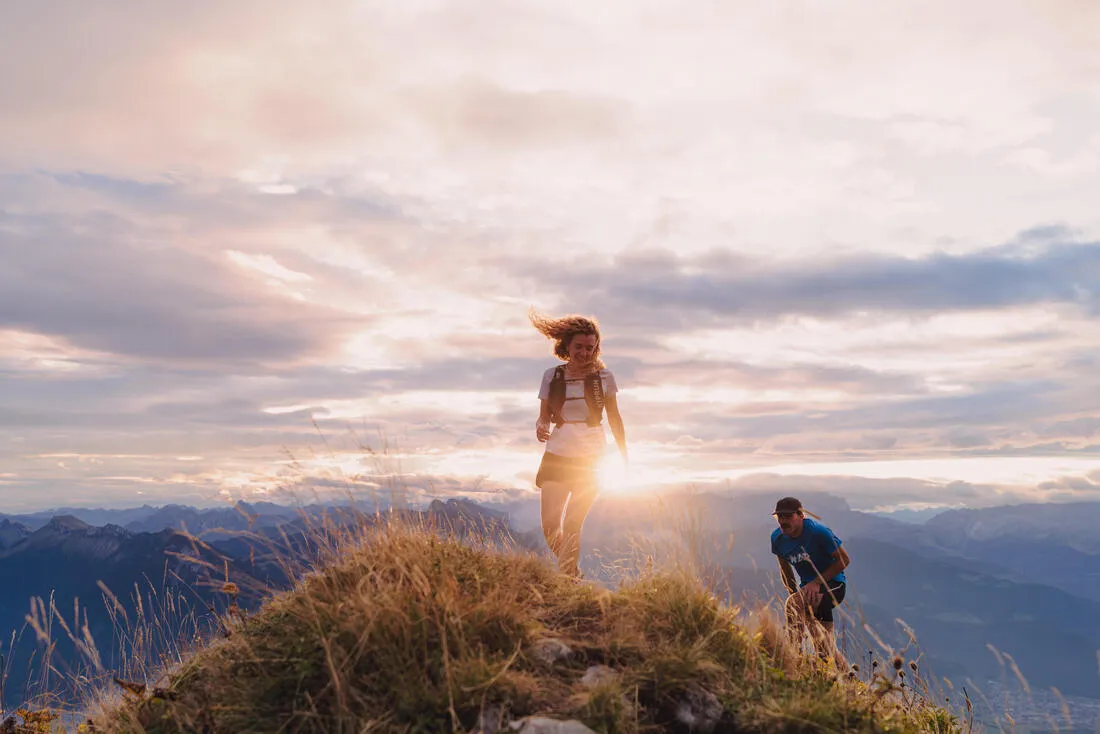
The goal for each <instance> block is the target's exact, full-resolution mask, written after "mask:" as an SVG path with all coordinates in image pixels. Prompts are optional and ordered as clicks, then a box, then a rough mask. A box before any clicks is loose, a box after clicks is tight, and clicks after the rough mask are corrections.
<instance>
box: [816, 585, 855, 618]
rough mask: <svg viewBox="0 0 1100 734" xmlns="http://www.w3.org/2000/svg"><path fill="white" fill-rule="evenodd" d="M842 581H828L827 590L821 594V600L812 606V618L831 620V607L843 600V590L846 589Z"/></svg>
mask: <svg viewBox="0 0 1100 734" xmlns="http://www.w3.org/2000/svg"><path fill="white" fill-rule="evenodd" d="M847 588H848V587H847V586H845V585H844V582H843V581H841V582H838V583H835V584H833V583H830V584H829V585H828V591H826V592H825V593H824V594H822V595H821V601H819V602H818V603H817V606H816V607H814V619H816V620H817V621H818V622H832V621H833V607H835V606H837V605H839V604H840V602H842V601H844V592H845V591H846V590H847Z"/></svg>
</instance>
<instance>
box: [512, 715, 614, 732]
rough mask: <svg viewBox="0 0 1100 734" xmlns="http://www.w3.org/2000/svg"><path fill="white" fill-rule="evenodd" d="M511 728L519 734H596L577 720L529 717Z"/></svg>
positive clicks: (515, 722)
mask: <svg viewBox="0 0 1100 734" xmlns="http://www.w3.org/2000/svg"><path fill="white" fill-rule="evenodd" d="M510 726H511V728H512V729H513V730H515V731H517V732H519V734H596V732H594V731H592V730H591V729H589V728H588V727H587V726H585V725H584V724H582V723H581V722H579V721H577V720H576V719H570V720H569V721H558V720H557V719H547V718H546V717H543V716H528V717H527V718H526V719H520V720H518V721H513V722H512V723H511V725H510Z"/></svg>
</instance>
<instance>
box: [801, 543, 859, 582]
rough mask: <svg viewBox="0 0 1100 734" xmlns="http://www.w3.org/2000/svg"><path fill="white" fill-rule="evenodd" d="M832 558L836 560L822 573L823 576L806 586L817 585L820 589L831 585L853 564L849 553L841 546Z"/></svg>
mask: <svg viewBox="0 0 1100 734" xmlns="http://www.w3.org/2000/svg"><path fill="white" fill-rule="evenodd" d="M832 557H833V558H834V560H833V562H832V563H830V564H829V566H828V567H827V568H826V569H825V570H824V571H822V572H821V576H820V577H819V578H817V579H815V580H813V581H811V582H810V583H809V584H806V586H809V585H810V584H817V585H818V586H819V587H820V586H823V585H825V584H827V583H829V582H830V581H832V580H833V577H834V576H836V575H837V574H838V573H840V572H841V571H843V570H844V569H846V568H848V564H849V563H851V560H852V559H850V558H849V557H848V551H846V550H844V546H839V545H838V546H837V548H836V550H835V551H833V552H832Z"/></svg>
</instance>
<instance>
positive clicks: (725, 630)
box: [95, 525, 956, 734]
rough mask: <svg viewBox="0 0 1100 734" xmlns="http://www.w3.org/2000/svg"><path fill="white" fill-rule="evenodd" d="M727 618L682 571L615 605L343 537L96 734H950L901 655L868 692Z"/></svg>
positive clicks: (472, 560) (414, 541)
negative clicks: (551, 729)
mask: <svg viewBox="0 0 1100 734" xmlns="http://www.w3.org/2000/svg"><path fill="white" fill-rule="evenodd" d="M734 617H735V610H730V609H727V608H724V607H723V606H721V605H720V604H719V603H718V602H717V601H716V599H715V598H714V597H713V596H712V595H711V594H709V593H708V592H707V591H706V590H704V589H703V588H702V587H701V586H700V584H699V583H698V582H697V581H696V580H695V579H693V578H692V577H691V576H690V575H688V574H685V573H668V574H656V575H652V574H650V575H643V576H641V577H640V578H638V579H637V580H636V581H634V582H632V583H628V584H624V585H623V586H621V587H620V588H619V589H618V590H617V591H614V592H611V591H607V590H604V589H602V588H599V587H596V586H594V585H591V584H587V583H584V582H577V581H574V580H571V579H569V578H566V577H563V576H560V575H558V574H556V573H554V572H552V571H551V570H550V569H549V568H548V566H547V564H546V563H545V562H544V561H542V560H540V559H538V558H535V557H533V556H531V555H529V554H517V553H507V552H506V553H501V552H498V551H494V550H491V549H488V548H477V547H473V546H472V544H471V543H469V542H467V543H460V542H458V541H453V540H447V539H440V538H439V537H438V536H437V535H434V534H432V533H428V532H424V531H420V530H417V529H412V528H408V527H395V526H392V525H391V526H388V527H384V528H375V529H372V530H371V531H370V532H368V533H367V534H366V535H364V536H361V537H358V538H355V539H354V541H351V540H348V541H347V542H345V543H343V544H342V546H341V550H340V552H339V553H338V554H336V555H335V556H334V557H333V558H332V559H330V562H328V563H327V564H325V565H324V567H323V568H321V569H320V570H319V571H318V572H317V573H315V574H313V575H311V576H309V577H307V578H306V579H305V580H304V581H303V582H302V583H300V584H299V585H298V586H297V587H296V588H295V589H294V590H292V591H290V592H287V593H284V594H281V595H279V596H277V597H275V598H274V599H273V600H272V601H270V602H269V603H267V604H266V605H265V606H264V607H263V609H262V610H261V611H260V612H259V613H257V614H256V615H254V616H252V617H250V618H246V619H238V620H235V621H231V623H230V624H231V633H230V634H229V636H228V638H227V639H221V640H218V641H217V642H215V643H214V644H211V645H209V646H207V647H206V648H204V649H202V650H200V651H198V652H197V653H196V654H195V655H193V657H192V658H191V659H190V660H189V661H188V662H186V663H185V664H184V665H182V666H180V667H178V668H177V669H175V670H173V671H171V672H170V673H169V675H167V676H166V678H165V680H164V681H161V686H160V687H158V688H157V689H154V690H153V691H152V692H142V693H129V694H126V696H127V698H126V699H125V700H123V701H121V702H117V703H116V705H114V706H111V707H107V708H105V710H104V711H103V713H102V714H101V715H100V716H99V717H98V718H97V720H96V722H95V730H96V731H108V732H156V733H157V734H167V733H168V732H183V731H206V732H243V731H290V732H366V731H387V732H388V731H393V732H398V731H402V732H436V731H438V732H450V731H484V732H494V731H498V730H501V729H504V730H522V731H528V732H533V731H536V730H537V726H538V725H539V723H540V721H541V720H540V718H538V717H543V718H546V719H555V720H574V721H576V722H578V723H577V724H576V725H575V728H574V729H573V730H574V731H586V729H582V728H577V727H580V726H581V725H582V724H583V725H584V726H587V727H589V728H590V729H592V730H595V731H604V732H640V731H700V732H707V731H710V732H733V731H737V732H812V731H822V732H824V731H829V732H840V731H861V732H873V731H891V732H934V733H935V734H941V733H942V734H946V733H947V732H949V731H952V730H954V729H955V728H956V724H955V722H954V719H953V718H952V717H951V716H950V715H949V714H948V713H947V712H945V711H943V710H942V709H939V708H936V707H934V706H930V705H926V704H924V703H922V702H921V701H920V700H919V698H918V697H917V696H915V694H914V689H913V684H914V683H916V684H917V687H918V689H919V687H920V681H919V675H918V674H917V673H916V672H915V669H914V670H910V669H909V668H907V667H903V661H901V660H900V658H899V659H898V661H897V667H898V669H900V672H898V671H897V670H895V669H893V667H892V666H883V667H885V668H887V673H888V675H880V676H879V677H878V678H876V679H875V680H873V681H869V682H864V681H862V680H860V677H861V676H863V677H865V676H866V674H867V671H864V672H862V673H859V672H854V671H852V672H849V671H841V673H840V675H837V673H836V672H835V671H831V670H830V671H826V670H819V669H818V666H817V664H816V663H814V664H810V662H808V660H807V658H805V657H803V656H802V655H801V654H800V653H795V652H794V651H792V650H791V649H790V648H789V646H787V645H786V644H785V643H783V642H782V640H781V638H782V635H781V634H780V633H778V632H777V631H776V629H775V628H774V627H773V626H772V625H771V624H769V623H768V621H767V620H766V619H763V620H762V621H761V622H760V624H759V625H758V626H757V627H755V628H754V629H753V630H749V629H746V628H744V627H742V626H738V625H737V624H736V623H735V621H734ZM881 669H882V668H880V670H881ZM906 672H908V674H909V675H910V676H912V677H913V678H915V680H912V679H911V680H910V681H909V682H908V684H907V685H903V684H906V681H905V678H904V676H905V673H906ZM532 717H535V718H532ZM509 725H510V728H509Z"/></svg>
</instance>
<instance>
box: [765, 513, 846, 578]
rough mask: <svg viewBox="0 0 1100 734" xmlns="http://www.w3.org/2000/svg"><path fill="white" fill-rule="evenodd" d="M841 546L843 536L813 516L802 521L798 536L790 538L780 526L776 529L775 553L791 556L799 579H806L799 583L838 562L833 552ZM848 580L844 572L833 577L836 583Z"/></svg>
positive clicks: (773, 537)
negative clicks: (840, 536)
mask: <svg viewBox="0 0 1100 734" xmlns="http://www.w3.org/2000/svg"><path fill="white" fill-rule="evenodd" d="M839 547H840V538H838V537H836V535H835V534H834V533H833V531H832V530H830V529H829V528H827V527H826V526H825V525H822V524H821V523H819V522H817V521H816V520H814V519H812V518H809V517H807V518H806V519H804V520H803V521H802V533H801V534H800V535H799V536H798V537H797V538H788V537H787V536H786V535H784V534H783V531H782V530H781V529H779V528H776V529H775V530H773V531H772V553H774V554H775V555H777V556H779V557H780V558H785V559H787V561H789V562H790V564H791V565H792V566H794V569H795V571H797V572H798V578H799V579H801V580H802V583H801V584H799V586H805V585H806V584H808V583H810V582H811V581H815V580H817V577H818V574H819V573H820V572H822V571H824V570H825V569H826V568H828V567H829V566H831V565H833V563H834V562H835V561H836V559H835V558H833V553H835V552H836V549H837V548H839ZM815 569H816V570H815ZM844 581H845V579H844V572H843V571H841V572H840V573H838V574H837V575H836V576H833V577H832V578H831V579H829V583H830V584H833V585H835V584H837V583H841V582H844Z"/></svg>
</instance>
